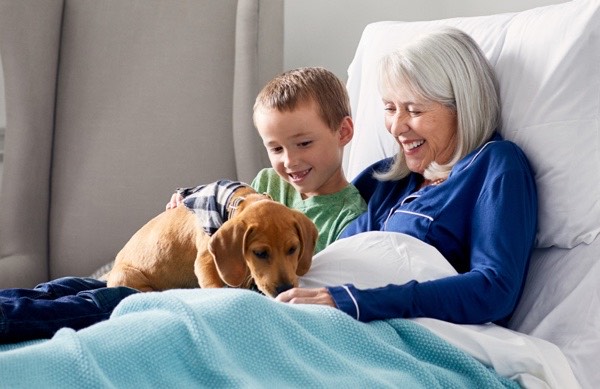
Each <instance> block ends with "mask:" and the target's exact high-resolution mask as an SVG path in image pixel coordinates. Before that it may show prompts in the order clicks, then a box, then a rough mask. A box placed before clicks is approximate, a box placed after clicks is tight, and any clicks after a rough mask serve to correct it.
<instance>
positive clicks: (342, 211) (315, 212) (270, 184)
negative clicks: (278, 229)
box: [251, 168, 367, 253]
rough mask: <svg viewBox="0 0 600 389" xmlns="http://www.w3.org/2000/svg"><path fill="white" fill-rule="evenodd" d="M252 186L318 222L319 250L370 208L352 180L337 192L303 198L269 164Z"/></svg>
mask: <svg viewBox="0 0 600 389" xmlns="http://www.w3.org/2000/svg"><path fill="white" fill-rule="evenodd" d="M251 186H252V187H253V188H254V189H255V190H256V191H257V192H259V193H267V194H269V195H270V196H271V197H272V198H273V200H275V201H278V202H280V203H282V204H284V205H286V206H287V207H289V208H293V209H296V210H298V211H300V212H302V213H304V214H305V215H306V216H308V218H309V219H311V220H312V221H313V223H315V226H316V227H317V230H318V231H319V239H318V241H317V246H316V247H315V253H318V252H319V251H321V250H323V249H324V248H325V247H326V246H327V245H329V244H330V243H332V242H333V241H335V240H336V239H337V238H338V236H339V235H340V233H341V232H342V230H343V229H344V228H346V226H347V225H348V223H350V222H351V221H352V220H354V219H356V218H357V217H358V216H359V215H361V214H362V213H363V212H365V211H366V210H367V204H366V203H365V200H364V199H363V198H362V196H361V195H360V193H359V192H358V189H356V187H355V186H354V185H352V184H348V186H346V187H345V188H344V189H342V190H341V191H339V192H337V193H333V194H329V195H320V196H313V197H309V198H307V199H302V196H300V193H298V191H296V189H294V187H293V186H292V185H291V184H289V183H288V182H286V181H284V180H283V179H282V178H281V177H279V175H277V173H276V172H275V170H274V169H272V168H267V169H263V170H261V171H260V172H259V173H258V175H257V176H256V177H255V178H254V180H253V181H252V184H251Z"/></svg>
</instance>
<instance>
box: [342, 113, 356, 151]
mask: <svg viewBox="0 0 600 389" xmlns="http://www.w3.org/2000/svg"><path fill="white" fill-rule="evenodd" d="M339 136H340V145H341V146H346V145H347V144H348V143H349V142H350V141H351V140H352V137H353V136H354V123H353V122H352V118H351V117H350V116H346V117H345V118H343V119H342V123H341V124H340V130H339Z"/></svg>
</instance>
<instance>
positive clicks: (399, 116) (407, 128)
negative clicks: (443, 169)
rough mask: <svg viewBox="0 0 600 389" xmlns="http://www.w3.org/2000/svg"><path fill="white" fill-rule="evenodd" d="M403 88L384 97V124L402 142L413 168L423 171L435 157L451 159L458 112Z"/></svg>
mask: <svg viewBox="0 0 600 389" xmlns="http://www.w3.org/2000/svg"><path fill="white" fill-rule="evenodd" d="M407 89H408V88H403V91H400V92H397V91H394V94H393V96H389V97H384V98H383V104H384V106H385V126H386V128H387V130H388V131H389V132H390V134H392V136H393V137H394V138H395V139H396V142H398V144H399V145H400V148H401V152H402V153H404V155H405V157H406V164H407V166H408V168H409V169H410V171H412V172H415V173H420V174H423V172H424V171H425V169H426V168H427V167H428V166H429V164H430V163H431V162H432V161H435V162H437V163H440V164H444V163H447V162H449V161H450V159H451V158H452V155H453V154H454V151H455V149H456V144H457V143H456V128H457V120H456V112H455V111H454V110H453V109H451V108H448V107H447V106H445V105H442V104H440V103H438V102H433V101H428V100H423V99H422V98H417V97H416V96H414V94H412V93H410V92H408V91H407Z"/></svg>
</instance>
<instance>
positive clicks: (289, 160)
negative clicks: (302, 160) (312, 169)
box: [283, 153, 298, 168]
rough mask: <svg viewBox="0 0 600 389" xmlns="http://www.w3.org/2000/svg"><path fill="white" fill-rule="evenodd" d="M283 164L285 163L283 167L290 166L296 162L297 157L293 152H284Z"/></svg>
mask: <svg viewBox="0 0 600 389" xmlns="http://www.w3.org/2000/svg"><path fill="white" fill-rule="evenodd" d="M283 164H284V165H285V167H287V168H291V167H294V166H296V165H297V164H298V159H297V158H296V156H295V155H294V154H292V153H286V154H285V156H284V157H283Z"/></svg>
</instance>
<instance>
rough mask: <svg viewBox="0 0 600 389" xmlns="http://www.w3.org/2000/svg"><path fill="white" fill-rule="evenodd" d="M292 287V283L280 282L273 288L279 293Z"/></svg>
mask: <svg viewBox="0 0 600 389" xmlns="http://www.w3.org/2000/svg"><path fill="white" fill-rule="evenodd" d="M293 287H294V285H292V284H281V285H279V286H277V287H276V288H275V291H276V292H277V294H280V293H283V292H285V291H286V290H289V289H292V288H293Z"/></svg>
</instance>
